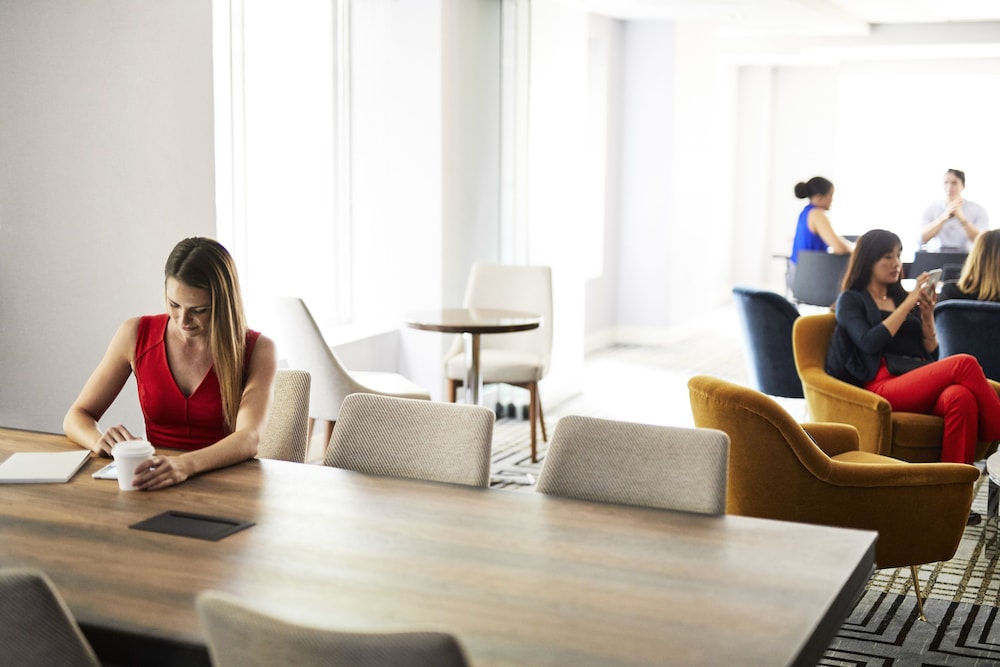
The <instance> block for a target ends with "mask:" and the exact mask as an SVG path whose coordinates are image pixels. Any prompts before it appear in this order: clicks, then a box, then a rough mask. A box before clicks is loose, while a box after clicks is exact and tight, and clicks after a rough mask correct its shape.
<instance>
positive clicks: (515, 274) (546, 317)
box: [463, 262, 552, 374]
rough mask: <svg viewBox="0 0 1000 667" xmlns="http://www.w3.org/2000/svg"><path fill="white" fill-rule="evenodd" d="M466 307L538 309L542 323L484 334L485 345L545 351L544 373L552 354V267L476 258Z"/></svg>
mask: <svg viewBox="0 0 1000 667" xmlns="http://www.w3.org/2000/svg"><path fill="white" fill-rule="evenodd" d="M463 305H464V307H466V308H498V309H502V310H516V311H521V312H525V313H537V314H539V315H541V316H542V323H541V326H539V327H538V328H537V329H533V330H531V331H518V332H516V333H508V334H491V335H489V336H483V338H482V341H481V343H480V345H481V349H484V350H485V349H511V350H528V351H532V352H538V353H539V354H540V355H542V360H543V374H544V372H545V371H546V370H547V369H548V365H549V360H550V357H551V354H552V269H551V268H550V267H548V266H514V265H508V264H486V263H482V262H476V263H474V264H473V265H472V269H471V270H470V273H469V282H468V283H467V284H466V289H465V299H464V300H463Z"/></svg>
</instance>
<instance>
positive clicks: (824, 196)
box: [788, 176, 851, 289]
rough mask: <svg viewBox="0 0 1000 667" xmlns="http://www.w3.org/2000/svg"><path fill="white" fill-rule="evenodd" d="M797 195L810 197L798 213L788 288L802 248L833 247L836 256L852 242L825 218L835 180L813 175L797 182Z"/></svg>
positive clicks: (825, 248) (849, 247) (849, 249)
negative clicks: (836, 230)
mask: <svg viewBox="0 0 1000 667" xmlns="http://www.w3.org/2000/svg"><path fill="white" fill-rule="evenodd" d="M795 196H796V197H798V198H799V199H808V200H809V203H808V204H806V207H805V208H804V209H802V212H801V213H799V223H798V226H797V227H796V228H795V240H794V241H793V242H792V254H791V257H790V258H789V264H788V287H789V289H790V288H791V286H792V283H793V282H794V281H795V269H796V267H797V266H798V261H799V252H800V251H802V250H814V251H819V252H826V251H828V250H832V251H833V252H834V253H835V254H837V255H846V254H847V253H849V252H851V244H850V242H849V241H847V240H846V239H844V238H841V237H840V236H839V235H838V234H837V233H836V232H835V231H833V225H831V224H830V219H829V218H828V217H826V212H827V211H829V210H830V205H831V204H833V183H831V182H830V181H828V180H827V179H825V178H823V177H822V176H813V177H812V178H810V179H809V180H808V181H806V182H805V183H796V184H795Z"/></svg>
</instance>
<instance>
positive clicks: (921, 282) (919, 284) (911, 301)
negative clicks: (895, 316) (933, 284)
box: [899, 271, 931, 312]
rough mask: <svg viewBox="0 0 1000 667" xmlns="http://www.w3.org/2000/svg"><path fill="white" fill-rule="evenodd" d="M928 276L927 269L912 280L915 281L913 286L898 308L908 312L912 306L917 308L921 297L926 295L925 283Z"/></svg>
mask: <svg viewBox="0 0 1000 667" xmlns="http://www.w3.org/2000/svg"><path fill="white" fill-rule="evenodd" d="M930 276H931V274H930V272H928V271H924V272H923V273H921V274H920V275H919V276H917V279H916V280H915V281H914V282H915V283H916V284H915V286H914V287H913V289H912V290H910V292H909V294H907V295H906V299H904V300H903V303H901V304H899V307H900V308H904V309H905V311H904V312H910V311H911V310H913V309H914V308H917V307H918V306H919V304H920V300H921V298H922V297H926V296H927V283H928V279H929V278H930Z"/></svg>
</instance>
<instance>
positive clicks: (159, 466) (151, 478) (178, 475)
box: [133, 456, 191, 491]
mask: <svg viewBox="0 0 1000 667" xmlns="http://www.w3.org/2000/svg"><path fill="white" fill-rule="evenodd" d="M135 475H136V476H135V480H134V481H133V484H134V485H135V487H136V488H137V489H139V490H140V491H156V490H158V489H165V488H167V487H168V486H173V485H175V484H180V483H181V482H183V481H184V480H186V479H187V478H188V477H190V476H191V473H190V471H189V470H188V468H187V466H186V465H185V462H184V458H183V457H182V456H154V457H153V458H151V459H147V460H145V461H143V462H142V463H140V464H139V465H138V466H136V468H135Z"/></svg>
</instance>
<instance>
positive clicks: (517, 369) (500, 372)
mask: <svg viewBox="0 0 1000 667" xmlns="http://www.w3.org/2000/svg"><path fill="white" fill-rule="evenodd" d="M445 364H446V365H445V368H446V369H447V370H446V372H447V375H448V377H453V378H459V379H461V378H464V377H465V354H464V353H461V352H460V353H459V354H456V355H453V356H451V357H449V358H448V359H447V360H446V361H445ZM544 368H545V358H544V357H543V355H541V354H538V353H536V352H527V351H523V350H480V353H479V373H480V375H482V378H483V383H484V384H491V383H496V382H503V383H507V384H525V383H528V382H538V381H539V380H541V379H542V375H543V374H544Z"/></svg>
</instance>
